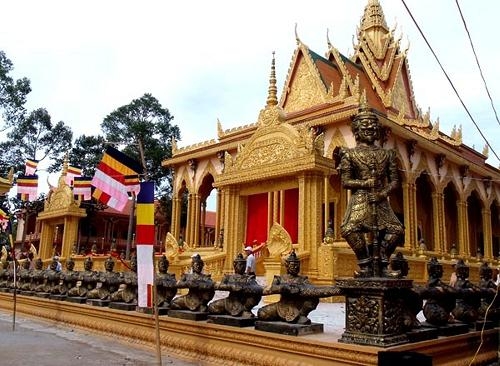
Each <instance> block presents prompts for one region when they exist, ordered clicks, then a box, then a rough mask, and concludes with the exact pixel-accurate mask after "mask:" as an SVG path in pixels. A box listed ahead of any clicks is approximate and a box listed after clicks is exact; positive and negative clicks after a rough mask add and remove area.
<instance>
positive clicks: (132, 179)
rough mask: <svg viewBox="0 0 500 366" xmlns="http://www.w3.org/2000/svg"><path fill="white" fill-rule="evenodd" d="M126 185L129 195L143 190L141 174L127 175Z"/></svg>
mask: <svg viewBox="0 0 500 366" xmlns="http://www.w3.org/2000/svg"><path fill="white" fill-rule="evenodd" d="M125 186H126V187H127V193H128V195H129V196H132V194H134V195H136V196H137V195H138V194H139V191H140V190H141V182H140V181H139V175H137V174H135V175H126V176H125Z"/></svg>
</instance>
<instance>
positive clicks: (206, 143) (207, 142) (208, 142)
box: [172, 139, 216, 157]
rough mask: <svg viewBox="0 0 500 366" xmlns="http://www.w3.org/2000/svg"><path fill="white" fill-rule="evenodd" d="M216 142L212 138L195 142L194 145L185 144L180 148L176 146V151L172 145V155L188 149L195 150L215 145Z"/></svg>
mask: <svg viewBox="0 0 500 366" xmlns="http://www.w3.org/2000/svg"><path fill="white" fill-rule="evenodd" d="M215 143H216V141H215V139H211V140H205V141H202V142H197V143H194V144H192V145H187V146H183V147H180V148H176V149H175V151H174V148H173V147H172V157H173V156H175V155H177V154H181V153H186V152H188V151H193V150H196V149H199V148H202V147H208V146H210V145H213V144H215ZM176 146H177V142H176Z"/></svg>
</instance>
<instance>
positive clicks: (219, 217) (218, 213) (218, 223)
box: [215, 188, 224, 246]
mask: <svg viewBox="0 0 500 366" xmlns="http://www.w3.org/2000/svg"><path fill="white" fill-rule="evenodd" d="M223 207H224V194H223V193H222V192H221V189H220V188H217V197H216V201H215V240H216V241H217V244H218V245H219V246H220V243H219V242H218V241H219V237H220V231H221V229H222V222H223V221H224V212H223V211H224V210H223Z"/></svg>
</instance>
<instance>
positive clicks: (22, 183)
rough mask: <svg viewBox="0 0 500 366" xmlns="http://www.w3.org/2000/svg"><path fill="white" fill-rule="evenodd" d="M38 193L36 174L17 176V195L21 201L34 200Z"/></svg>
mask: <svg viewBox="0 0 500 366" xmlns="http://www.w3.org/2000/svg"><path fill="white" fill-rule="evenodd" d="M37 195H38V175H19V176H18V177H17V197H18V198H19V199H20V200H21V201H34V200H36V196H37Z"/></svg>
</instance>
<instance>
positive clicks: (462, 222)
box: [457, 199, 470, 257]
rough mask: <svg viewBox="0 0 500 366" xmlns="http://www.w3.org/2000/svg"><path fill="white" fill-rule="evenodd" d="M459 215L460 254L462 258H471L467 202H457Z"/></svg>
mask: <svg viewBox="0 0 500 366" xmlns="http://www.w3.org/2000/svg"><path fill="white" fill-rule="evenodd" d="M457 213H458V217H457V220H458V252H459V255H460V256H461V257H469V256H470V252H469V227H468V225H467V222H468V221H467V218H468V216H469V215H468V213H467V201H463V200H461V199H460V200H459V201H458V202H457Z"/></svg>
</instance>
